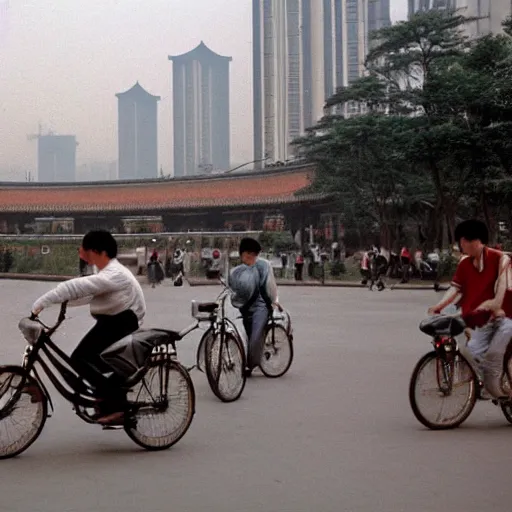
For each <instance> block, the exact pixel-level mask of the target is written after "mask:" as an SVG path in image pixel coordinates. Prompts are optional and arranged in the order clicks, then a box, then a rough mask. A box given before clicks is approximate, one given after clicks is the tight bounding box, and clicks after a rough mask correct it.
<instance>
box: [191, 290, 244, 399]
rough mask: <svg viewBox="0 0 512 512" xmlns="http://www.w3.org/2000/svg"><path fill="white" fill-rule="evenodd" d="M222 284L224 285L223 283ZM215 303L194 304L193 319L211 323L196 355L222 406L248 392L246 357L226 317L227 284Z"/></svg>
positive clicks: (239, 338)
mask: <svg viewBox="0 0 512 512" xmlns="http://www.w3.org/2000/svg"><path fill="white" fill-rule="evenodd" d="M221 282H222V281H221ZM222 284H223V285H224V289H223V290H222V291H221V293H220V294H219V296H218V297H217V300H216V301H215V302H207V303H202V304H198V303H196V302H195V301H192V316H194V317H195V318H196V319H197V322H198V325H199V322H203V321H206V322H209V323H210V326H209V328H208V329H207V330H206V331H205V333H204V334H203V336H202V337H201V340H200V342H199V345H198V347H197V354H196V366H197V368H198V370H200V371H202V372H205V373H206V377H207V379H208V384H209V385H210V388H211V390H212V391H213V393H214V395H215V396H216V397H217V398H218V399H219V400H221V401H222V402H234V401H235V400H238V399H239V398H240V396H241V395H242V392H243V390H244V388H245V383H246V375H245V367H246V357H245V350H244V345H243V342H242V339H241V337H240V334H239V333H238V329H237V328H236V326H235V324H234V323H233V322H232V321H231V320H230V319H229V318H227V317H226V299H227V298H228V296H229V293H230V290H229V288H228V287H227V286H226V284H225V283H224V282H222Z"/></svg>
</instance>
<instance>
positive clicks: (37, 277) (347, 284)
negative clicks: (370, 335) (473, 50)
mask: <svg viewBox="0 0 512 512" xmlns="http://www.w3.org/2000/svg"><path fill="white" fill-rule="evenodd" d="M75 277H77V276H55V275H46V274H15V273H2V272H0V279H11V280H13V281H42V282H45V281H46V282H62V281H67V280H68V279H73V278H75ZM145 280H146V278H145V277H143V278H139V281H145ZM186 281H187V282H188V284H189V285H190V286H218V285H219V283H218V281H216V280H210V279H195V278H192V279H186ZM276 281H277V285H278V286H289V287H316V288H365V286H363V285H362V284H361V283H358V282H356V281H326V282H325V284H322V283H320V282H319V281H300V282H297V281H288V280H280V279H277V280H276ZM446 286H447V285H446V284H441V287H442V290H444V289H446ZM386 288H388V289H390V290H417V291H420V290H433V289H434V287H433V284H428V285H427V284H394V285H393V284H387V285H386Z"/></svg>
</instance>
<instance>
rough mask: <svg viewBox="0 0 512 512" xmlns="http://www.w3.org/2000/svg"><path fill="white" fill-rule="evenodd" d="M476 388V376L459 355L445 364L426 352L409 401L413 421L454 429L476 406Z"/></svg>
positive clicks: (429, 426) (413, 376) (414, 376)
mask: <svg viewBox="0 0 512 512" xmlns="http://www.w3.org/2000/svg"><path fill="white" fill-rule="evenodd" d="M476 387H477V378H476V375H475V372H474V371H473V368H471V366H470V364H469V363H468V362H467V361H466V359H465V358H464V356H462V354H456V355H454V359H453V361H451V362H447V361H445V360H443V359H441V358H440V357H438V355H437V353H436V352H429V353H428V354H426V355H424V356H423V357H422V358H421V359H420V360H419V361H418V363H417V365H416V367H415V368H414V371H413V373H412V376H411V382H410V385H409V401H410V403H411V408H412V411H413V413H414V415H415V416H416V419H417V420H418V421H419V422H420V423H422V424H423V425H425V426H426V427H427V428H429V429H431V430H445V429H451V428H456V427H458V426H459V425H461V424H462V423H463V422H464V421H465V420H466V419H467V418H468V416H469V415H470V414H471V411H472V410H473V407H474V406H475V402H476Z"/></svg>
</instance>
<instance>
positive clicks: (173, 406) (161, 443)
mask: <svg viewBox="0 0 512 512" xmlns="http://www.w3.org/2000/svg"><path fill="white" fill-rule="evenodd" d="M128 402H129V404H130V405H131V406H132V412H131V413H130V414H128V415H127V416H126V419H125V425H124V429H125V432H126V433H127V434H128V437H130V439H132V441H134V442H135V443H137V444H138V445H139V446H142V447H143V448H145V449H146V450H153V451H156V450H165V449H167V448H170V447H171V446H172V445H173V444H176V443H177V442H178V441H179V440H180V439H181V438H182V437H183V436H184V435H185V433H186V432H187V430H188V428H189V427H190V424H191V423H192V418H193V417H194V412H195V391H194V385H193V383H192V380H191V378H190V375H189V374H188V372H187V370H186V369H185V368H184V367H183V366H182V365H181V364H180V363H178V362H177V361H169V360H160V361H158V360H157V361H155V362H153V363H151V365H150V367H149V369H148V371H147V373H146V375H145V376H144V378H143V379H142V380H141V381H140V382H139V383H138V384H137V385H136V386H135V388H134V389H132V390H131V391H130V392H129V394H128Z"/></svg>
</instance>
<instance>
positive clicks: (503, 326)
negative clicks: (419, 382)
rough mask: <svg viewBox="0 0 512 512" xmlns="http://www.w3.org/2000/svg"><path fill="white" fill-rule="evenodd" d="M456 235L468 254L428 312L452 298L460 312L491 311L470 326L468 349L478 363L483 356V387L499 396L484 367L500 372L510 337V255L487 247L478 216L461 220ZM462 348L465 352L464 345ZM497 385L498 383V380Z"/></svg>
mask: <svg viewBox="0 0 512 512" xmlns="http://www.w3.org/2000/svg"><path fill="white" fill-rule="evenodd" d="M455 239H456V240H457V242H458V244H459V246H460V248H461V250H462V252H463V253H464V254H465V255H466V256H467V257H466V258H462V259H461V261H460V262H459V265H458V266H457V270H456V271H455V275H454V277H453V280H452V282H451V286H450V289H449V290H448V292H447V293H446V295H445V296H444V297H443V299H442V300H441V302H439V304H437V305H436V306H433V307H431V308H430V309H429V314H439V313H441V311H442V310H443V309H444V308H445V307H446V306H448V305H449V304H452V303H454V302H457V303H458V305H459V306H460V307H461V310H462V315H463V316H465V315H467V314H469V313H472V312H474V311H477V310H488V311H492V312H493V315H494V320H493V321H491V322H488V323H487V324H486V325H484V326H482V327H477V328H476V329H474V330H473V332H472V334H471V339H470V341H469V342H468V344H467V349H468V350H469V353H470V355H471V356H472V358H473V359H474V361H476V363H477V364H478V366H480V365H481V363H482V362H483V360H484V356H485V360H486V364H485V368H482V369H483V370H484V380H485V384H486V388H487V389H488V390H489V391H490V392H491V393H492V394H493V395H494V396H497V395H498V396H499V395H502V394H503V393H502V392H501V391H500V389H497V388H496V382H495V381H496V380H499V379H492V378H491V377H493V376H494V377H496V376H495V375H494V373H495V372H490V373H489V372H488V371H487V370H486V368H490V367H491V366H492V367H493V368H494V367H496V368H500V371H499V374H500V375H501V365H502V361H503V355H504V353H505V350H506V348H507V345H508V343H509V341H510V339H511V337H512V320H511V319H510V318H511V317H512V307H511V306H512V304H511V301H510V300H509V294H508V290H507V289H508V281H509V279H508V275H509V272H510V268H509V267H510V258H509V257H508V256H507V255H505V254H503V253H502V252H501V251H497V250H496V249H491V248H489V247H487V243H488V241H489V232H488V230H487V226H486V225H485V224H484V223H483V222H480V221H478V220H467V221H464V222H462V223H460V224H459V225H458V226H457V228H456V229H455ZM497 317H499V318H497ZM462 352H463V353H464V352H465V351H464V349H463V348H462ZM464 355H466V354H464ZM488 363H489V364H488ZM497 386H498V388H499V387H500V386H499V383H498V385H497ZM491 388H492V389H491Z"/></svg>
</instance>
